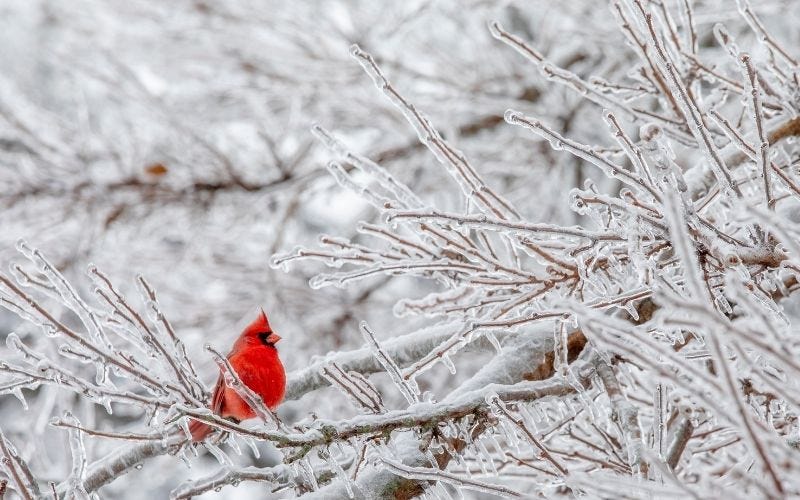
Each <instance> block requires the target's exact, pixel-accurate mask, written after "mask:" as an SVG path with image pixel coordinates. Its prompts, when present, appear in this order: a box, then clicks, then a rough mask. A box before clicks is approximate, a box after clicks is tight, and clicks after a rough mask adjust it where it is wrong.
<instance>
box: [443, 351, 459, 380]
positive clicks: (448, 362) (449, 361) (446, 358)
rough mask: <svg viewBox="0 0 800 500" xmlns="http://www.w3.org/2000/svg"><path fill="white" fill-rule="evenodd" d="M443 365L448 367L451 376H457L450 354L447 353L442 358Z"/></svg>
mask: <svg viewBox="0 0 800 500" xmlns="http://www.w3.org/2000/svg"><path fill="white" fill-rule="evenodd" d="M442 363H444V366H446V367H447V369H448V370H449V371H450V375H455V374H456V365H455V364H454V363H453V360H452V359H450V355H449V354H447V353H445V354H444V355H443V356H442Z"/></svg>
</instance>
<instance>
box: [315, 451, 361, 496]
mask: <svg viewBox="0 0 800 500" xmlns="http://www.w3.org/2000/svg"><path fill="white" fill-rule="evenodd" d="M320 454H321V455H324V456H322V457H321V458H322V459H323V460H325V462H326V463H327V464H328V467H330V468H331V470H332V471H333V472H334V474H336V477H337V478H339V481H341V482H342V483H343V484H344V488H345V490H346V491H347V498H355V494H354V492H353V481H352V480H351V479H350V475H349V474H347V472H346V471H345V470H344V469H343V468H342V466H341V464H339V462H337V461H336V459H334V458H333V457H332V456H331V454H330V452H328V451H322V452H321V453H320Z"/></svg>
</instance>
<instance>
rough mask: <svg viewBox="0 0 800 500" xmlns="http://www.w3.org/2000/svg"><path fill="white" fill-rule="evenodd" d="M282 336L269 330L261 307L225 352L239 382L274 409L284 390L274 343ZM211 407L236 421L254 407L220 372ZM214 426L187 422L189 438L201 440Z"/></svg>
mask: <svg viewBox="0 0 800 500" xmlns="http://www.w3.org/2000/svg"><path fill="white" fill-rule="evenodd" d="M279 340H281V337H280V336H279V335H278V334H277V333H275V332H273V331H272V328H271V327H270V326H269V320H267V315H266V314H264V311H263V310H262V311H261V314H260V315H259V316H258V318H256V319H255V321H253V322H252V323H250V324H249V325H248V326H247V328H245V329H244V331H243V332H242V334H241V335H240V336H239V338H238V339H237V340H236V342H235V343H234V344H233V348H232V349H231V352H230V353H229V354H228V362H229V363H230V365H231V367H233V369H234V371H235V372H236V374H237V375H238V376H239V378H240V379H241V381H242V383H244V385H246V386H247V387H249V388H250V390H252V391H253V392H255V393H256V394H258V395H259V396H261V399H262V400H263V401H264V405H266V406H267V408H269V409H270V410H274V409H275V408H276V407H277V406H278V404H280V402H281V401H282V400H283V395H284V392H285V391H286V372H285V371H284V369H283V364H282V363H281V359H280V357H279V356H278V349H277V348H276V347H275V344H277V343H278V341H279ZM210 408H211V410H212V411H213V412H214V413H215V414H217V415H219V416H220V417H222V418H227V419H229V420H232V421H234V422H236V423H239V422H241V421H242V420H247V419H248V418H253V417H255V416H256V413H255V411H253V409H252V408H250V406H249V405H248V404H247V403H246V402H245V401H244V400H243V399H242V398H241V397H240V396H239V394H238V393H237V392H236V391H235V390H233V389H231V388H230V387H228V386H227V385H226V384H225V379H224V377H223V376H222V374H220V376H219V379H218V380H217V385H216V387H215V388H214V396H213V397H212V398H211V406H210ZM213 430H214V429H213V428H212V427H211V426H209V425H208V424H205V423H203V422H200V421H198V420H192V421H191V422H190V423H189V431H190V432H191V433H192V441H195V442H197V441H202V440H203V439H205V438H206V437H207V436H208V435H209V434H211V432H212V431H213Z"/></svg>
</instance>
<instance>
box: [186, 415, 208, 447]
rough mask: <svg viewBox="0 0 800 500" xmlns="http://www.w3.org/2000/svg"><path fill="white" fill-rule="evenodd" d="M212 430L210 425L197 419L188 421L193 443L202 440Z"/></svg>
mask: <svg viewBox="0 0 800 500" xmlns="http://www.w3.org/2000/svg"><path fill="white" fill-rule="evenodd" d="M213 430H214V429H212V428H211V426H210V425H208V424H204V423H203V422H201V421H199V420H192V421H191V422H189V432H191V433H192V441H194V442H195V443H197V442H199V441H202V440H204V439H205V438H206V436H208V435H209V434H211V431H213Z"/></svg>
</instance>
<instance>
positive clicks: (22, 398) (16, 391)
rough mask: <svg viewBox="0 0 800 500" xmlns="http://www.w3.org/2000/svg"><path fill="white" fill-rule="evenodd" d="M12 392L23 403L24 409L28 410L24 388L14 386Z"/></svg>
mask: <svg viewBox="0 0 800 500" xmlns="http://www.w3.org/2000/svg"><path fill="white" fill-rule="evenodd" d="M11 394H13V395H14V397H15V398H17V399H18V400H19V402H20V403H21V404H22V409H23V410H25V411H28V401H27V400H26V399H25V396H24V395H23V394H22V389H20V388H19V387H14V388H13V389H11Z"/></svg>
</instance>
